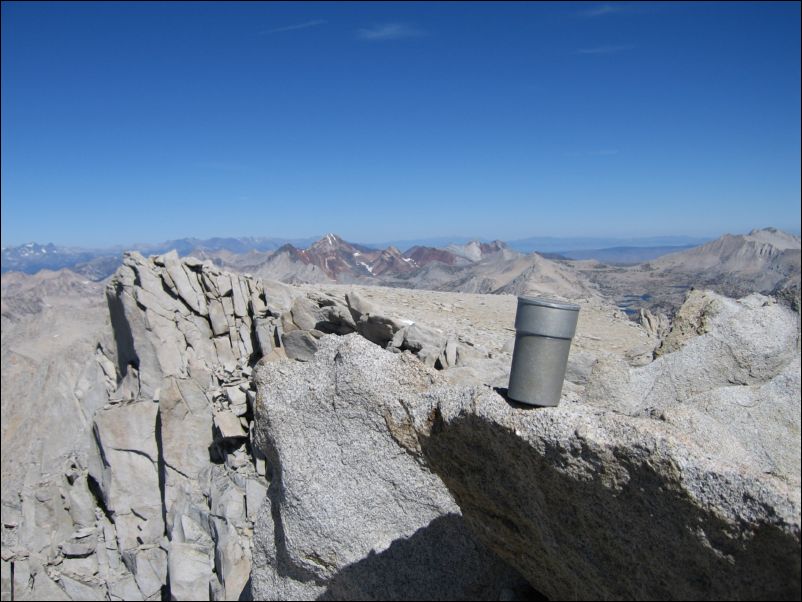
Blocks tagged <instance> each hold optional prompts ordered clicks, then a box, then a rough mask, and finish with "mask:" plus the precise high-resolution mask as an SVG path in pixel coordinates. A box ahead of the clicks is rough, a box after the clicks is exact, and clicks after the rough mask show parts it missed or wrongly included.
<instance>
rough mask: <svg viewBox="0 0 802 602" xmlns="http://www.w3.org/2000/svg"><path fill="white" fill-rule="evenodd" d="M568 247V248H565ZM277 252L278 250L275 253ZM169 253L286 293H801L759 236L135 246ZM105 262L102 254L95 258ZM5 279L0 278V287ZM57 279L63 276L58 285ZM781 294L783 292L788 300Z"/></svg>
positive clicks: (793, 257)
mask: <svg viewBox="0 0 802 602" xmlns="http://www.w3.org/2000/svg"><path fill="white" fill-rule="evenodd" d="M571 242H576V241H575V240H572V241H571ZM279 243H281V244H279ZM168 249H176V250H178V251H179V253H180V254H182V255H192V256H194V257H197V258H198V259H201V260H208V261H211V262H213V263H214V264H216V265H217V266H219V267H221V268H224V269H226V270H229V271H235V272H240V273H247V274H251V275H253V276H256V277H259V278H264V279H272V280H279V281H282V282H287V283H291V284H302V283H320V282H327V283H332V282H337V283H346V284H347V283H356V284H365V285H383V286H393V287H404V288H422V289H430V290H442V291H459V292H470V293H509V294H523V293H529V294H543V295H548V296H557V297H564V298H569V299H580V298H586V299H587V298H607V299H610V300H612V301H614V302H615V303H616V304H617V305H618V306H619V307H620V308H622V309H625V310H627V311H629V312H631V313H637V311H638V310H639V309H640V308H648V309H652V310H657V311H665V312H669V313H670V312H671V311H673V309H674V308H676V307H678V306H679V305H680V304H681V303H682V300H683V299H684V296H685V294H686V292H687V291H688V290H689V289H690V288H693V287H696V288H700V287H705V288H710V289H713V290H715V291H717V292H720V293H724V294H727V295H730V296H742V295H744V294H748V293H750V292H764V293H774V294H782V295H783V296H789V298H790V299H791V300H792V301H793V299H794V298H795V296H798V291H799V286H800V238H799V237H798V236H796V235H793V234H789V233H787V232H783V231H781V230H777V229H775V228H765V229H762V230H753V231H752V232H750V233H749V234H745V235H730V234H726V235H724V236H722V237H720V238H718V239H716V240H713V241H710V242H708V243H706V244H704V245H701V246H696V247H682V246H680V247H677V246H661V247H614V248H609V249H601V250H595V251H594V250H589V251H588V250H574V251H570V250H569V251H564V252H563V253H547V252H544V253H528V254H527V253H522V252H520V251H518V250H516V249H514V248H512V247H511V246H510V245H509V244H508V243H505V242H502V241H498V240H497V241H492V242H482V241H469V242H466V243H460V244H457V243H451V244H448V245H446V246H444V247H434V246H428V245H420V244H419V245H413V246H412V247H410V248H408V249H406V250H405V251H403V252H402V251H401V250H399V248H397V247H395V246H392V245H391V246H388V247H386V248H374V247H372V246H370V245H363V244H357V243H352V242H348V241H346V240H344V239H343V238H342V237H340V236H338V235H336V234H332V233H330V234H326V235H324V236H322V237H321V238H319V239H318V240H314V241H310V240H308V239H302V240H300V241H298V240H295V241H287V240H285V239H275V238H274V239H223V238H218V239H210V240H196V239H182V240H179V241H169V242H168V243H164V244H162V245H150V246H145V245H143V246H140V247H139V249H138V250H140V252H143V253H145V254H160V253H163V252H165V251H167V250H168ZM104 253H105V254H104ZM121 257H122V251H120V250H114V251H113V253H109V252H108V251H97V252H93V251H87V250H85V249H71V248H67V249H64V248H60V247H56V246H54V245H37V244H35V243H29V244H26V245H22V246H20V247H14V248H9V249H3V272H9V271H12V270H16V271H24V272H29V273H30V272H36V271H39V270H42V269H43V268H44V269H45V271H43V272H42V274H43V275H44V276H47V279H50V280H52V282H54V283H56V282H61V280H53V276H52V275H48V274H51V273H50V272H47V271H46V270H59V269H62V268H69V269H70V270H71V271H72V272H75V273H78V274H80V275H81V276H82V277H83V278H84V279H86V280H95V281H100V280H103V279H104V278H105V277H106V276H108V275H109V274H111V273H112V272H113V271H114V270H115V269H116V268H117V267H118V265H119V262H120V260H121ZM8 276H13V274H8V273H7V274H4V276H3V278H4V282H6V281H9V282H13V280H8V278H7V277H8ZM61 278H62V279H63V278H64V276H61ZM789 291H790V292H789Z"/></svg>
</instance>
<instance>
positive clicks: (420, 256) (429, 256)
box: [404, 245, 457, 266]
mask: <svg viewBox="0 0 802 602" xmlns="http://www.w3.org/2000/svg"><path fill="white" fill-rule="evenodd" d="M404 257H406V258H408V259H411V260H413V261H414V262H415V263H416V264H417V265H419V266H424V265H427V264H430V263H432V262H433V261H438V262H440V263H445V264H446V265H454V263H455V262H456V261H457V256H456V255H455V254H454V253H451V252H450V251H446V250H445V249H437V248H435V247H424V246H419V245H416V246H414V247H412V248H411V249H408V250H407V252H406V253H404Z"/></svg>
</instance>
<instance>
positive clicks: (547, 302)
mask: <svg viewBox="0 0 802 602" xmlns="http://www.w3.org/2000/svg"><path fill="white" fill-rule="evenodd" d="M518 302H519V303H525V304H527V305H540V306H542V307H552V308H554V309H567V310H569V311H579V306H578V305H575V304H574V303H566V302H565V301H557V300H556V299H547V298H545V297H526V296H520V297H518Z"/></svg>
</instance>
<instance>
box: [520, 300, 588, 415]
mask: <svg viewBox="0 0 802 602" xmlns="http://www.w3.org/2000/svg"><path fill="white" fill-rule="evenodd" d="M578 318H579V306H578V305H574V304H573V303H564V302H562V301H555V300H552V299H542V298H538V297H518V310H517V312H516V314H515V349H514V350H513V352H512V368H511V369H510V386H509V389H508V391H507V395H508V397H509V398H510V399H513V400H515V401H520V402H522V403H527V404H530V405H536V406H556V405H557V404H558V403H559V402H560V394H561V393H562V388H563V380H564V379H565V369H566V367H567V365H568V351H569V350H570V348H571V340H572V339H573V338H574V333H575V332H576V323H577V319H578Z"/></svg>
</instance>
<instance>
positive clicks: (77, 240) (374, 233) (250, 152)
mask: <svg viewBox="0 0 802 602" xmlns="http://www.w3.org/2000/svg"><path fill="white" fill-rule="evenodd" d="M799 201H800V4H799V3H795V2H789V3H777V4H773V3H767V2H760V3H751V4H748V3H734V4H726V3H719V2H710V3H697V4H686V3H668V4H661V3H634V4H629V3H558V4H543V3H534V4H524V3H510V4H506V3H501V2H493V3H488V4H478V3H464V4H463V3H406V2H404V3H386V4H385V3H358V4H347V3H286V4H283V3H282V4H279V3H267V4H260V3H242V4H238V3H232V2H226V3H200V4H193V3H185V2H180V3H175V4H172V3H150V2H145V3H131V4H128V3H87V4H81V3H66V2H63V3H62V2H59V3H52V4H50V3H41V4H40V3H34V2H19V3H17V2H3V4H2V239H3V245H13V244H19V243H22V242H25V241H29V240H36V241H38V242H54V243H56V244H71V245H83V246H102V245H110V244H128V243H134V242H156V241H160V240H166V239H172V238H179V237H184V236H197V237H210V236H281V237H302V236H309V235H313V234H317V233H322V232H327V231H333V232H337V233H339V234H341V235H342V236H344V237H345V238H346V239H350V240H357V241H379V240H389V239H399V238H418V237H428V236H438V235H442V236H449V235H456V234H462V235H476V236H483V237H489V238H502V239H514V238H521V237H526V236H535V235H538V236H619V237H633V236H653V235H663V234H688V235H698V236H708V235H719V234H721V233H723V232H744V231H747V230H749V229H751V228H755V227H764V226H768V225H773V226H777V227H780V228H784V229H791V230H795V231H798V230H799V223H800V208H799Z"/></svg>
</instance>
